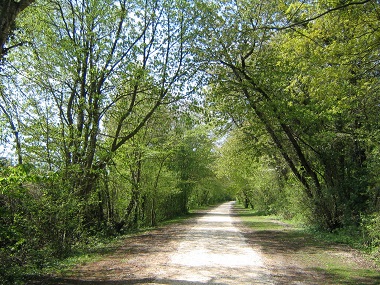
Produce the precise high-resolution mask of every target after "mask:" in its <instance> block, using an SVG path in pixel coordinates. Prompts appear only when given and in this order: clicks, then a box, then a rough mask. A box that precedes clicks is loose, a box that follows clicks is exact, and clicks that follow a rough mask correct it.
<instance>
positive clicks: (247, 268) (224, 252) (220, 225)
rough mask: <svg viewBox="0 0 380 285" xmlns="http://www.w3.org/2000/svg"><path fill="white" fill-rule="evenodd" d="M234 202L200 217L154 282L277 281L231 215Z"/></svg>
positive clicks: (225, 282) (218, 282)
mask: <svg viewBox="0 0 380 285" xmlns="http://www.w3.org/2000/svg"><path fill="white" fill-rule="evenodd" d="M232 205H233V202H228V203H225V204H222V205H221V206H219V207H217V208H215V209H213V210H211V211H209V212H208V213H207V214H206V215H205V216H203V217H201V218H199V219H198V220H197V222H196V224H195V225H194V226H193V227H192V228H190V230H189V231H188V232H186V233H185V235H184V237H183V239H182V241H181V242H180V243H179V245H178V248H177V250H176V252H175V253H174V254H173V255H172V256H171V258H170V259H169V261H168V262H167V264H166V266H164V267H161V268H160V272H158V273H157V277H156V279H155V281H154V282H153V283H151V284H179V285H180V284H181V285H182V284H218V285H227V284H242V285H243V284H274V283H273V282H271V278H270V274H269V271H268V270H267V269H266V268H265V264H264V261H263V257H262V255H261V254H260V252H259V251H258V249H253V248H252V247H250V246H249V245H248V244H247V243H246V241H245V238H244V237H243V235H242V234H241V233H240V230H239V229H238V228H237V227H235V226H234V223H233V221H234V217H233V216H232V215H231V207H232Z"/></svg>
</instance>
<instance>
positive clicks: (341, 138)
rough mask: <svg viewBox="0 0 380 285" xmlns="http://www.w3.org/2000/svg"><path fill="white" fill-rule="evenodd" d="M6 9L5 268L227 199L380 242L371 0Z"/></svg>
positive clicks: (44, 0) (0, 65)
mask: <svg viewBox="0 0 380 285" xmlns="http://www.w3.org/2000/svg"><path fill="white" fill-rule="evenodd" d="M0 15H1V16H0V28H1V31H0V127H1V128H0V225H1V227H0V280H5V281H4V282H9V283H12V282H14V283H15V282H16V280H18V279H17V278H18V277H17V276H20V275H22V274H23V273H24V272H25V270H26V269H25V268H28V269H29V270H32V271H33V270H40V269H41V268H44V267H45V266H47V264H49V262H50V261H51V258H52V257H55V258H59V259H61V258H64V257H66V256H68V255H70V253H71V252H72V251H73V250H74V249H76V248H78V247H81V246H83V245H88V244H91V243H96V241H97V240H98V239H102V238H111V237H115V236H118V235H122V234H125V233H128V232H131V231H133V230H136V229H140V228H144V227H151V226H156V225H157V224H159V223H160V222H162V221H164V220H168V219H171V218H174V217H178V216H181V215H184V214H186V213H188V211H189V210H190V209H192V208H195V207H199V206H204V205H210V204H215V203H219V202H223V201H228V200H234V199H237V200H238V201H240V202H241V203H242V204H244V206H245V207H252V208H254V209H256V210H257V211H260V212H262V213H266V214H276V215H280V216H282V217H284V218H286V219H293V220H296V221H298V222H299V223H302V224H304V225H307V226H309V227H313V228H315V229H318V230H319V231H328V232H338V231H346V232H349V233H350V234H352V236H353V237H356V236H359V237H361V242H362V243H363V245H365V246H367V247H368V248H370V249H371V250H372V251H373V252H374V255H375V256H377V258H378V257H379V256H380V249H379V248H380V212H379V211H380V175H379V173H380V96H379V92H380V66H379V63H380V3H379V1H375V0H316V1H306V0H299V1H297V0H269V1H259V0H221V1H214V0H212V1H206V0H194V1H186V0H171V1H169V0H128V1H127V0H18V1H16V0H3V1H1V2H0Z"/></svg>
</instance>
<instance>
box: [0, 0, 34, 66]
mask: <svg viewBox="0 0 380 285" xmlns="http://www.w3.org/2000/svg"><path fill="white" fill-rule="evenodd" d="M34 1H35V0H20V1H17V2H16V1H15V0H2V1H0V61H1V60H2V59H3V58H4V55H5V54H6V53H7V51H8V50H9V49H10V48H6V47H5V44H6V42H7V40H8V39H9V36H10V35H11V34H12V30H13V29H14V27H15V21H16V18H17V16H18V15H19V14H20V13H21V12H22V11H23V10H24V9H25V8H27V7H28V6H29V5H30V4H32V3H33V2H34Z"/></svg>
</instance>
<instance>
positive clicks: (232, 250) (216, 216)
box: [29, 202, 380, 285]
mask: <svg viewBox="0 0 380 285" xmlns="http://www.w3.org/2000/svg"><path fill="white" fill-rule="evenodd" d="M234 211H235V210H233V202H229V203H225V204H222V205H221V206H219V207H216V208H214V209H212V210H210V211H207V212H204V213H201V214H202V215H200V216H199V217H196V218H191V219H188V220H186V221H185V222H181V223H177V224H172V225H167V226H163V227H160V228H157V229H155V230H152V231H149V232H146V233H144V234H141V235H137V236H135V237H130V238H127V239H126V240H125V241H124V243H123V245H122V246H121V247H119V248H117V249H115V251H114V252H113V253H111V254H108V255H106V256H104V258H103V259H102V260H101V261H95V262H92V263H88V264H82V265H78V266H77V267H75V268H74V269H73V270H72V272H71V273H70V276H69V277H57V276H55V277H49V278H47V277H44V278H41V279H40V280H34V281H31V282H30V283H29V284H57V285H69V284H70V285H71V284H72V285H77V284H95V285H96V284H104V285H106V284H107V285H111V284H177V285H190V284H215V285H227V284H241V285H244V284H317V285H318V284H338V283H334V282H335V281H336V278H335V276H331V275H329V274H327V273H326V272H323V271H321V270H318V269H317V267H318V258H317V257H318V255H317V254H316V253H319V252H320V251H321V250H322V249H321V248H313V246H311V245H308V241H306V240H300V239H298V238H297V237H295V239H294V240H292V239H289V237H287V238H285V236H283V235H284V234H286V231H255V230H252V229H251V228H248V227H246V226H245V225H244V224H243V223H242V222H241V221H240V220H239V218H238V217H237V216H236V215H235V214H234ZM289 240H291V242H289ZM283 241H286V242H283ZM323 250H325V249H323ZM326 250H328V251H329V253H331V255H332V256H335V257H336V256H339V258H344V259H346V260H347V262H355V264H356V263H357V264H358V266H359V265H360V266H368V264H366V263H365V260H364V259H363V258H362V257H361V256H360V254H358V253H357V252H355V251H353V250H351V249H348V248H347V247H343V246H342V247H340V246H333V247H331V246H330V247H328V249H326ZM300 251H303V252H304V251H308V253H310V254H308V255H307V256H310V259H309V260H305V258H304V256H305V255H302V258H301V257H299V254H298V253H299V252H300ZM363 264H364V265H363ZM377 280H378V281H379V282H380V280H379V279H377ZM353 282H358V283H350V282H345V283H339V284H378V283H369V282H373V279H371V280H367V279H365V278H362V279H355V281H353Z"/></svg>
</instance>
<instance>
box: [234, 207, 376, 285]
mask: <svg viewBox="0 0 380 285" xmlns="http://www.w3.org/2000/svg"><path fill="white" fill-rule="evenodd" d="M235 211H236V213H237V215H238V216H239V217H240V218H241V220H242V221H243V222H244V224H245V225H246V226H248V227H249V228H251V229H252V230H253V231H252V233H251V234H250V235H249V236H248V239H249V240H250V242H252V243H254V244H256V245H257V244H258V245H260V246H261V250H262V252H263V253H264V254H267V255H268V256H271V257H272V258H273V259H276V258H277V257H278V258H280V256H282V257H283V258H284V260H285V263H286V262H287V261H289V264H298V266H299V267H300V268H302V270H303V271H305V272H308V273H309V274H305V276H304V277H300V276H301V275H302V274H301V275H300V274H298V273H297V274H296V273H295V274H294V275H297V276H298V277H297V278H299V279H298V281H300V282H301V283H302V282H305V283H303V284H348V285H354V284H380V270H379V268H378V267H376V266H375V264H374V263H373V262H371V261H370V260H369V258H366V257H365V256H364V253H361V252H359V251H357V250H354V249H352V248H351V247H350V246H348V245H347V242H348V243H350V244H351V243H352V242H353V240H352V239H350V238H349V237H348V236H347V234H346V235H343V234H342V233H341V234H340V235H337V234H328V233H323V234H322V233H318V234H317V232H315V231H314V232H313V231H310V230H308V229H306V228H302V227H299V226H295V225H291V224H289V223H286V222H284V221H282V220H281V219H280V218H279V217H276V216H265V215H262V213H257V212H255V211H253V210H247V209H243V208H242V207H241V206H240V205H237V206H236V209H235ZM284 266H288V267H289V268H287V269H286V271H287V272H286V273H285V271H284V272H282V273H281V274H279V276H278V278H279V281H280V282H285V281H284V280H285V279H284V280H282V279H281V278H285V277H284V275H286V274H291V273H289V272H288V271H290V270H291V269H290V267H291V266H290V265H286V264H285V265H284ZM294 270H295V269H294ZM306 275H308V276H306ZM312 275H315V276H319V277H318V278H319V279H318V280H319V281H318V280H314V279H312V280H311V279H307V278H311V277H310V276H312ZM303 278H304V279H303Z"/></svg>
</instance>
